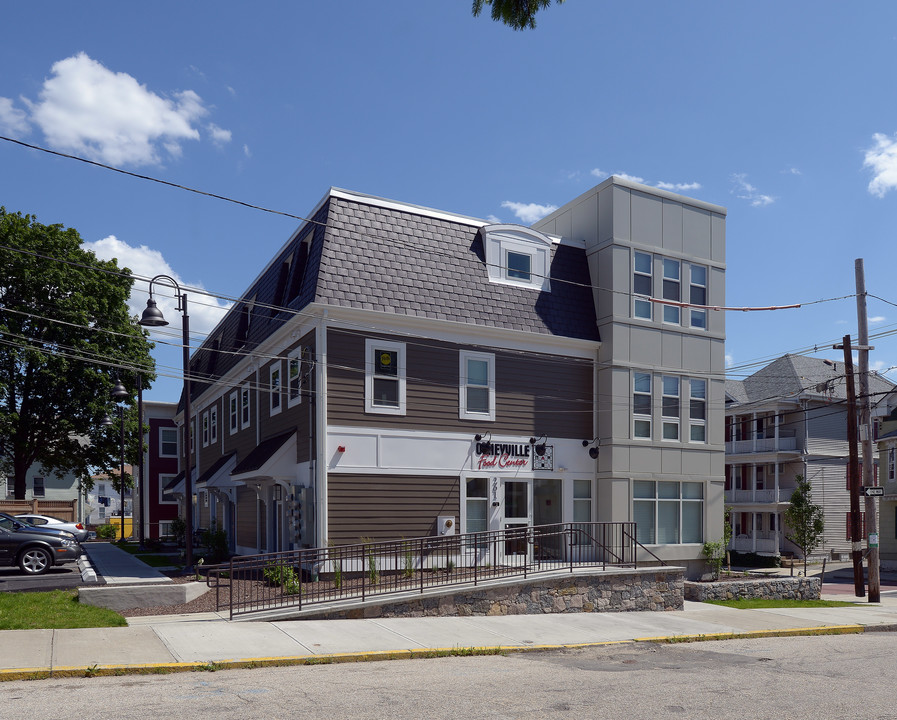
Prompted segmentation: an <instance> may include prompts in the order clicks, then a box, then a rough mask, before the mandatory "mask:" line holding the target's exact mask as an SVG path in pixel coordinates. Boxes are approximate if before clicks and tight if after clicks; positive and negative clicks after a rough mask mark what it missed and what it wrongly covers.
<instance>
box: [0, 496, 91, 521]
mask: <svg viewBox="0 0 897 720" xmlns="http://www.w3.org/2000/svg"><path fill="white" fill-rule="evenodd" d="M0 512H5V513H7V514H8V515H23V514H25V513H31V514H33V515H50V516H52V517H57V518H59V519H60V520H65V521H66V522H72V521H74V520H75V519H76V518H77V514H78V501H77V500H40V499H35V500H0Z"/></svg>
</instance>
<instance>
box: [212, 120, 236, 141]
mask: <svg viewBox="0 0 897 720" xmlns="http://www.w3.org/2000/svg"><path fill="white" fill-rule="evenodd" d="M208 131H209V134H210V135H211V136H212V142H213V143H215V144H216V145H218V146H219V147H220V146H221V145H227V144H228V143H229V142H230V141H231V135H232V133H231V131H230V130H225V129H224V128H220V127H218V126H217V125H216V124H215V123H209V125H208Z"/></svg>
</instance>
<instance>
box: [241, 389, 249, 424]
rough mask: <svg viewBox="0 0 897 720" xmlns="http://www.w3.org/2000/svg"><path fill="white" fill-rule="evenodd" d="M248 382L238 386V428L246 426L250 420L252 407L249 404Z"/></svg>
mask: <svg viewBox="0 0 897 720" xmlns="http://www.w3.org/2000/svg"><path fill="white" fill-rule="evenodd" d="M249 400H250V395H249V383H246V384H245V385H243V386H242V387H241V388H240V428H241V429H245V428H248V427H249V425H250V422H251V420H252V407H251V406H250V404H249Z"/></svg>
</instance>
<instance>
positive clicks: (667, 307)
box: [660, 257, 682, 326]
mask: <svg viewBox="0 0 897 720" xmlns="http://www.w3.org/2000/svg"><path fill="white" fill-rule="evenodd" d="M667 262H671V263H676V266H677V267H678V268H679V272H678V274H677V276H676V277H672V276H667V272H666V270H667V269H666V263H667ZM660 267H661V270H660V297H661V299H663V300H669V301H670V302H680V303H681V302H682V261H681V260H677V259H676V258H670V257H664V258H661V261H660ZM667 282H671V283H672V282H674V283H676V285H677V286H678V288H679V292H678V293H677V294H678V295H679V298H678V299H673V298H667V297H666V293H665V288H666V283H667ZM667 310H675V311H676V320H675V321H674V320H667V317H666V315H667ZM660 315H661V320H662V322H663V324H665V325H680V326H681V325H682V307H680V306H679V305H667V304H665V303H664V304H662V312H661V314H660Z"/></svg>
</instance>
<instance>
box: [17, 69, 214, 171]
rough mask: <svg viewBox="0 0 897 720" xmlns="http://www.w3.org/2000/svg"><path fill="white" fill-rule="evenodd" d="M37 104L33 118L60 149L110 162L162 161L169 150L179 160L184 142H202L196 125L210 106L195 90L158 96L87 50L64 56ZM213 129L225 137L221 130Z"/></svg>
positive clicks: (53, 145) (118, 163)
mask: <svg viewBox="0 0 897 720" xmlns="http://www.w3.org/2000/svg"><path fill="white" fill-rule="evenodd" d="M51 71H52V76H51V77H50V78H48V79H47V80H45V81H44V85H43V88H42V89H41V92H40V96H39V99H38V100H37V101H36V102H32V101H30V100H25V103H26V104H27V105H28V108H29V110H30V112H31V118H30V119H31V120H32V121H33V122H34V123H35V124H36V125H38V126H39V127H40V128H41V130H42V131H43V133H44V135H45V136H46V139H47V142H48V143H49V144H50V145H51V146H52V147H53V148H55V149H57V150H63V151H66V152H73V153H76V154H78V155H82V156H84V157H88V158H90V159H93V160H98V161H100V162H106V163H109V164H111V165H118V166H124V165H132V166H135V165H158V164H160V163H161V161H162V159H161V157H160V156H161V154H162V151H163V150H164V153H166V154H167V155H168V156H170V157H173V158H176V157H179V156H180V155H181V153H182V143H183V142H185V141H187V140H199V138H200V135H199V131H198V130H197V128H196V127H195V123H196V122H197V121H198V120H199V119H200V118H202V117H204V116H206V115H207V114H208V112H209V111H208V108H207V107H206V106H205V104H204V103H203V101H202V98H200V97H199V95H197V94H196V93H195V92H193V91H192V90H185V91H182V92H177V93H173V94H172V96H171V97H170V98H167V97H162V96H159V95H157V94H155V93H153V92H151V91H150V90H148V89H147V87H146V86H145V85H141V84H139V83H138V82H137V80H136V79H134V78H133V77H131V76H130V75H128V74H127V73H121V72H119V73H116V72H112V71H111V70H109V69H107V68H106V67H105V66H103V65H102V64H101V63H99V62H97V61H96V60H93V59H91V58H90V57H88V56H87V55H86V54H84V53H79V54H78V55H74V56H72V57H69V58H66V59H64V60H60V61H59V62H57V63H55V64H54V65H53V67H52V69H51ZM218 131H219V133H218V134H217V135H216V133H214V132H213V134H212V137H213V140H215V141H216V142H219V141H221V138H222V137H223V136H222V135H221V133H227V132H228V131H226V130H221V129H220V128H218Z"/></svg>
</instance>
